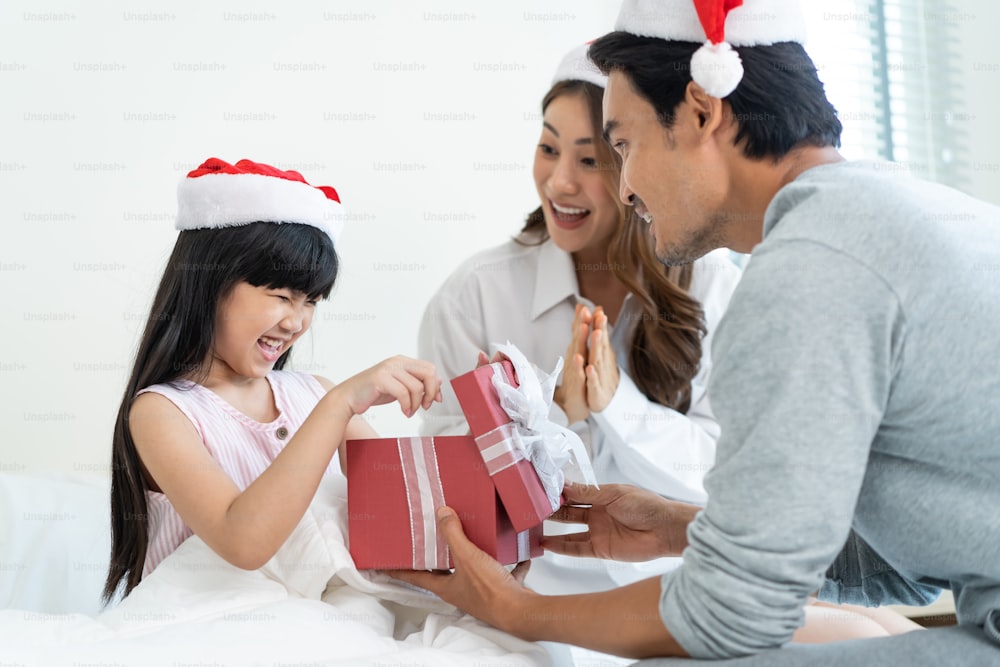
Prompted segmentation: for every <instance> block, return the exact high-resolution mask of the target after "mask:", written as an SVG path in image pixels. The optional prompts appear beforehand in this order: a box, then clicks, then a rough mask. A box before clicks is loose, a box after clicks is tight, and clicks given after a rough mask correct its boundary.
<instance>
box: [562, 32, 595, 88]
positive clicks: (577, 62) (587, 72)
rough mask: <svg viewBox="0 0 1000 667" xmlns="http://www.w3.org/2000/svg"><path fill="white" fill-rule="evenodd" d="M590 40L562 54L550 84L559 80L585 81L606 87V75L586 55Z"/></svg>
mask: <svg viewBox="0 0 1000 667" xmlns="http://www.w3.org/2000/svg"><path fill="white" fill-rule="evenodd" d="M590 44H591V43H590V42H587V43H586V44H580V45H579V46H577V47H574V48H573V49H572V50H571V51H570V52H569V53H567V54H566V55H565V56H563V59H562V61H561V62H560V63H559V66H558V67H557V68H556V73H555V76H553V77H552V85H553V86H554V85H556V84H557V83H559V82H560V81H586V82H587V83H592V84H594V85H595V86H597V87H598V88H606V87H607V85H608V77H606V76H605V75H604V74H602V73H601V70H599V69H597V66H596V65H594V63H593V61H592V60H591V59H590V56H588V55H587V54H588V52H589V51H590Z"/></svg>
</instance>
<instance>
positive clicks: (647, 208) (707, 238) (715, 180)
mask: <svg viewBox="0 0 1000 667" xmlns="http://www.w3.org/2000/svg"><path fill="white" fill-rule="evenodd" d="M685 110H690V107H688V105H687V103H686V102H682V103H681V104H680V105H679V106H678V108H677V113H676V118H677V119H676V121H675V123H674V126H673V127H672V128H671V129H670V130H667V129H666V128H664V127H663V125H662V124H661V123H660V121H659V120H657V118H656V112H655V110H654V109H653V106H652V105H651V104H650V103H649V102H648V101H647V100H646V99H645V98H643V97H641V96H640V95H638V94H637V93H636V92H635V90H633V88H632V85H631V82H630V81H629V79H628V76H627V75H625V74H622V73H621V72H612V73H611V75H610V76H609V77H608V85H607V87H606V88H605V91H604V128H605V136H606V137H607V138H608V140H609V141H610V143H611V146H612V148H614V150H615V151H617V152H618V154H619V155H621V157H622V172H621V184H620V196H621V198H622V201H624V202H625V203H626V204H632V205H634V206H635V207H636V212H637V213H638V214H639V215H640V216H644V217H645V218H646V220H647V222H649V223H650V224H651V229H652V233H653V236H654V237H655V239H656V256H657V257H658V258H659V260H660V261H661V262H663V263H664V264H667V265H671V266H672V265H677V264H687V263H689V262H693V261H694V260H696V259H698V258H699V257H701V256H702V255H704V254H705V253H707V252H710V251H712V250H714V249H716V248H720V247H724V246H726V238H725V228H726V227H727V224H726V222H727V221H726V217H725V216H724V215H722V214H721V211H722V209H723V204H724V200H725V196H726V192H727V191H728V187H727V180H728V173H727V170H726V169H725V163H724V162H723V160H722V155H721V153H720V152H719V151H718V150H717V147H716V145H715V143H714V142H713V141H706V140H705V138H704V133H700V132H698V127H697V125H698V121H697V117H696V114H693V113H688V114H685ZM689 116H690V117H689Z"/></svg>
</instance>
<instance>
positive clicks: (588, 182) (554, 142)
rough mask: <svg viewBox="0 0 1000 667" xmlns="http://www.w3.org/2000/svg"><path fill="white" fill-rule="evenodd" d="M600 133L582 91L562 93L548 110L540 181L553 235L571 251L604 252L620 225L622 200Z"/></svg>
mask: <svg viewBox="0 0 1000 667" xmlns="http://www.w3.org/2000/svg"><path fill="white" fill-rule="evenodd" d="M595 135H596V132H595V128H594V127H593V125H592V124H591V122H590V113H589V110H588V109H587V103H586V101H585V100H584V98H583V97H582V96H580V95H560V96H559V97H557V98H555V99H554V100H552V101H551V102H550V103H549V106H548V107H547V108H546V109H545V115H544V118H543V123H542V138H541V140H540V141H539V144H538V150H537V151H536V152H535V164H534V176H535V186H536V187H537V188H538V196H539V198H540V199H541V202H542V211H543V212H544V214H545V228H546V230H547V231H548V233H549V236H550V237H551V238H552V241H553V242H554V243H555V244H556V245H557V246H558V247H559V248H561V249H562V250H564V251H566V252H569V253H574V252H579V251H581V250H600V251H602V252H603V251H604V249H606V248H607V246H608V243H609V242H610V241H611V238H612V236H613V235H614V233H615V229H616V227H617V225H618V217H619V215H620V212H619V208H618V203H617V201H616V200H615V198H614V196H613V195H612V193H611V192H610V191H609V190H608V187H607V185H606V181H605V175H604V174H603V173H602V171H601V167H600V166H599V161H598V157H597V150H596V147H595V145H594V142H595V141H597V139H596V137H595ZM604 168H607V167H604Z"/></svg>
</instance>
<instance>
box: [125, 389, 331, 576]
mask: <svg viewBox="0 0 1000 667" xmlns="http://www.w3.org/2000/svg"><path fill="white" fill-rule="evenodd" d="M267 380H268V382H269V383H270V384H271V390H272V391H273V392H274V403H275V405H276V406H277V408H278V413H279V414H278V418H277V419H275V420H274V421H272V422H270V423H267V424H264V423H261V422H258V421H254V420H253V419H251V418H250V417H248V416H246V415H245V414H243V413H242V412H240V411H239V410H237V409H236V408H234V407H233V406H232V405H230V404H229V403H227V402H226V401H225V400H224V399H223V398H222V397H220V396H219V395H218V394H216V393H215V392H213V391H212V390H210V389H206V388H205V387H203V386H201V385H199V384H195V383H194V382H190V381H188V380H180V381H177V382H174V383H171V384H157V385H153V386H151V387H146V388H145V389H142V390H141V391H140V392H139V393H140V394H142V393H145V392H154V393H157V394H160V395H162V396H165V397H166V398H167V399H169V400H170V402H172V403H173V404H174V405H176V406H177V407H178V408H179V409H180V411H181V412H183V413H184V414H185V415H186V416H187V418H188V419H190V420H191V423H192V424H194V426H195V428H196V429H197V430H198V433H199V435H201V440H202V442H203V443H204V444H205V448H206V449H207V450H208V452H209V453H210V454H211V455H212V458H214V459H215V460H216V461H218V463H219V465H220V466H221V467H222V469H223V470H225V471H226V473H227V474H228V475H229V477H230V478H231V479H232V480H233V482H235V483H236V486H237V487H238V488H239V489H240V491H242V490H244V489H246V488H247V487H248V486H249V485H250V483H251V482H253V481H254V480H255V479H257V477H258V476H260V474H261V473H262V472H264V470H265V469H266V468H267V466H269V465H270V464H271V462H272V461H273V460H274V459H275V457H276V456H277V455H278V453H279V452H280V451H281V450H282V449H283V448H284V446H285V445H286V444H287V443H288V441H289V440H290V439H291V438H292V436H293V435H295V432H296V431H297V430H298V428H299V426H301V424H302V422H303V421H305V419H306V417H308V416H309V413H310V412H312V409H313V408H314V407H315V406H316V404H317V403H318V402H319V400H320V399H321V398H322V397H323V395H324V394H326V390H325V389H323V386H322V385H321V384H320V383H319V382H318V381H317V380H316V378H314V377H313V376H312V375H308V374H306V373H296V372H292V371H271V372H270V373H269V374H268V375H267ZM339 469H340V464H339V463H338V462H337V461H336V457H335V458H334V460H333V461H331V463H330V467H329V468H328V469H327V473H328V474H329V473H330V472H331V471H335V470H339ZM146 503H147V505H148V511H149V546H148V548H147V550H146V562H145V564H144V566H143V570H142V575H143V576H144V577H145V576H147V575H148V574H149V573H150V572H152V571H153V570H154V569H155V568H156V566H157V565H159V564H160V562H161V561H162V560H163V559H164V558H166V557H167V556H169V555H170V554H171V553H173V551H174V549H176V548H177V547H179V546H180V544H181V542H183V541H184V540H186V539H187V538H189V537H190V536H191V535H192V534H193V533H192V531H191V529H190V528H188V527H187V526H186V525H185V524H184V522H183V521H182V520H181V517H180V515H179V514H177V510H175V509H174V506H173V505H171V504H170V501H169V500H167V497H166V496H165V495H164V494H162V493H159V492H156V491H147V492H146Z"/></svg>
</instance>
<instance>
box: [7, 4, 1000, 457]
mask: <svg viewBox="0 0 1000 667" xmlns="http://www.w3.org/2000/svg"><path fill="white" fill-rule="evenodd" d="M977 5H981V6H982V8H981V9H979V8H977V9H976V10H975V12H976V13H979V14H980V16H982V17H983V19H982V20H976V21H967V22H965V23H964V24H963V26H962V30H963V31H964V32H965V33H967V34H968V37H969V38H968V39H967V40H963V41H964V42H965V43H966V44H967V49H968V53H969V64H968V67H967V68H966V69H967V70H968V72H967V75H968V76H969V78H970V80H975V82H977V87H976V90H975V91H973V92H972V93H970V97H969V102H970V105H974V106H975V108H976V109H977V111H976V113H977V119H978V120H977V123H980V124H978V125H977V126H976V127H977V128H981V130H982V132H983V133H984V135H983V136H984V140H983V141H982V142H979V143H977V148H978V149H979V150H980V151H981V152H980V153H979V154H978V155H977V156H976V158H974V160H976V161H978V162H981V163H996V162H997V158H996V149H997V147H998V143H1000V142H998V141H997V125H996V123H995V122H992V121H990V120H988V119H991V118H993V117H994V116H995V109H996V105H997V101H998V99H997V97H998V93H997V90H998V86H997V85H996V84H997V79H998V75H997V74H996V73H995V72H989V71H986V70H984V69H982V68H981V67H980V68H978V69H975V70H973V64H974V63H990V64H992V65H993V66H995V65H996V63H997V61H998V58H997V56H996V53H995V51H994V50H991V47H992V43H991V41H992V40H991V36H989V35H987V34H986V33H987V30H992V26H995V25H997V24H998V21H997V20H996V14H997V9H996V8H995V7H990V6H988V5H987V3H986V2H985V0H983V1H982V2H980V3H977ZM136 6H138V7H140V8H138V9H133V8H132V7H136ZM617 9H618V3H617V2H611V1H610V0H607V1H604V2H590V3H586V4H584V3H580V2H574V1H572V0H559V1H550V2H546V3H538V2H529V1H528V0H511V1H509V2H504V3H490V4H485V3H470V2H459V1H457V0H456V1H454V2H448V1H447V0H434V1H432V2H419V3H417V2H403V1H402V0H400V1H398V2H390V1H388V0H382V1H379V2H372V1H370V0H369V1H366V2H355V3H350V4H349V3H346V2H345V3H332V2H318V1H315V0H310V1H308V2H301V3H295V4H289V5H288V6H287V7H286V6H279V5H277V4H276V3H263V2H248V1H242V2H198V3H194V2H170V3H166V2H164V3H160V4H159V5H154V4H152V3H141V5H140V3H107V2H104V3H98V2H91V3H69V2H63V3H60V2H41V3H39V2H29V1H28V0H20V1H17V0H15V1H13V2H12V1H10V0H8V2H6V3H4V4H3V6H2V7H0V96H2V99H3V103H2V105H0V207H2V209H0V210H2V212H3V217H2V220H3V228H2V229H3V237H2V240H0V293H2V295H3V296H2V298H3V302H2V310H0V317H2V323H3V327H2V329H3V334H2V336H3V338H2V340H3V345H2V347H0V393H2V401H0V424H2V425H3V436H2V439H0V472H40V471H64V472H76V473H80V472H88V473H106V472H107V469H108V460H109V451H110V450H109V448H110V435H111V425H112V421H113V419H114V414H115V411H116V409H117V404H118V402H119V400H120V397H121V390H122V387H123V385H124V382H125V377H126V374H127V372H128V368H129V365H130V359H131V355H132V353H133V351H134V347H135V345H136V342H137V338H138V335H139V332H140V327H141V324H142V321H143V318H144V317H145V314H146V312H147V309H148V307H149V302H150V299H151V296H152V291H153V289H154V287H155V284H156V280H157V279H158V277H159V274H160V272H161V269H162V265H163V262H164V260H165V258H166V256H167V253H168V252H169V250H170V248H171V246H172V243H173V240H174V238H175V234H176V233H175V232H174V230H173V228H172V216H173V214H174V211H175V198H174V197H175V194H174V192H175V187H176V183H177V181H178V180H179V179H180V178H181V177H182V175H183V174H184V173H185V172H186V171H188V170H189V169H191V168H193V167H194V166H196V165H197V164H198V162H199V161H200V160H202V159H203V158H205V157H208V156H218V157H222V158H224V159H227V160H230V161H234V160H236V159H239V158H242V157H249V158H251V159H254V160H258V161H263V162H268V163H271V164H275V165H278V166H283V167H286V168H295V169H299V170H300V171H302V172H303V173H304V174H305V176H306V177H307V178H308V179H310V180H311V181H312V182H313V183H320V184H330V185H334V186H335V187H336V188H337V189H338V190H339V191H340V193H341V195H342V198H343V200H344V202H345V204H346V206H347V207H348V208H349V210H350V212H351V215H352V221H351V223H350V225H349V226H348V229H347V230H346V232H345V233H344V236H343V243H342V246H341V248H342V255H343V262H344V264H343V266H344V269H343V272H342V274H341V278H340V281H339V284H338V287H337V290H336V292H335V294H334V297H333V299H332V301H330V302H328V303H325V304H323V305H322V306H321V307H320V308H321V310H320V314H319V315H318V316H317V318H316V322H315V324H314V327H313V333H312V335H311V336H310V337H307V338H306V339H304V340H303V341H302V342H301V343H300V344H299V345H298V347H299V348H300V349H298V350H297V353H298V354H297V359H298V364H297V367H299V368H306V369H309V370H311V371H313V372H316V373H320V374H324V375H326V376H328V377H331V378H333V379H337V378H343V377H345V376H347V375H350V374H352V373H354V372H356V371H359V370H361V369H363V368H365V367H367V366H369V365H371V364H373V363H375V362H377V361H378V360H380V359H382V358H384V357H386V356H389V355H391V354H395V353H404V354H411V355H412V354H415V352H416V341H415V338H416V329H417V325H418V322H419V319H420V316H421V313H422V310H423V307H424V304H425V303H426V301H427V299H428V298H429V296H430V294H431V293H432V292H433V290H435V289H436V288H437V286H438V285H439V284H440V283H441V281H442V280H443V279H444V277H445V276H446V275H447V274H448V273H449V271H450V270H451V269H452V268H453V267H454V266H455V265H456V264H457V263H458V262H459V261H460V260H461V259H463V258H464V257H466V256H468V255H469V254H471V253H472V252H473V251H475V250H477V249H480V248H483V247H486V246H488V245H490V244H493V243H496V242H499V241H501V240H502V239H504V238H506V237H507V236H508V235H510V234H512V233H513V232H515V231H516V230H517V229H518V227H519V225H520V222H521V219H522V217H523V215H524V214H525V213H526V212H527V211H528V210H529V209H531V208H533V206H534V204H535V201H536V200H535V195H534V187H533V184H532V181H531V175H530V165H531V157H532V151H533V149H534V145H535V143H534V142H535V141H536V139H537V135H538V126H539V116H538V113H537V109H538V104H539V101H540V98H541V95H542V94H543V93H544V92H545V90H546V89H547V87H548V82H549V78H550V76H551V71H552V69H553V67H554V65H555V63H556V62H557V61H558V59H559V57H561V55H562V54H563V53H564V52H565V51H566V50H567V49H569V48H570V47H571V46H573V45H575V44H577V43H579V42H581V41H584V40H586V39H590V38H593V37H596V36H598V35H600V34H603V33H604V32H606V31H607V30H609V29H610V27H611V25H612V23H613V20H614V16H615V15H616V13H617ZM987 15H989V16H992V20H987V18H986V17H987ZM988 26H989V27H988ZM976 131H979V130H978V129H977V130H976ZM979 175H980V176H983V178H982V179H980V182H978V183H977V186H976V187H977V188H978V190H977V193H978V194H979V195H980V196H983V197H988V198H993V199H994V200H996V197H997V188H996V183H997V180H998V179H997V178H996V177H995V176H994V175H992V174H988V173H986V172H983V171H982V170H980V172H979ZM372 423H373V424H374V426H375V427H376V428H377V429H378V430H379V431H381V432H382V433H384V434H387V435H389V434H408V433H413V432H415V426H416V425H415V424H411V423H407V422H406V421H405V420H404V419H402V418H401V416H400V415H399V414H398V412H397V411H396V409H395V408H380V409H377V410H376V411H375V412H374V413H373V414H372Z"/></svg>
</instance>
